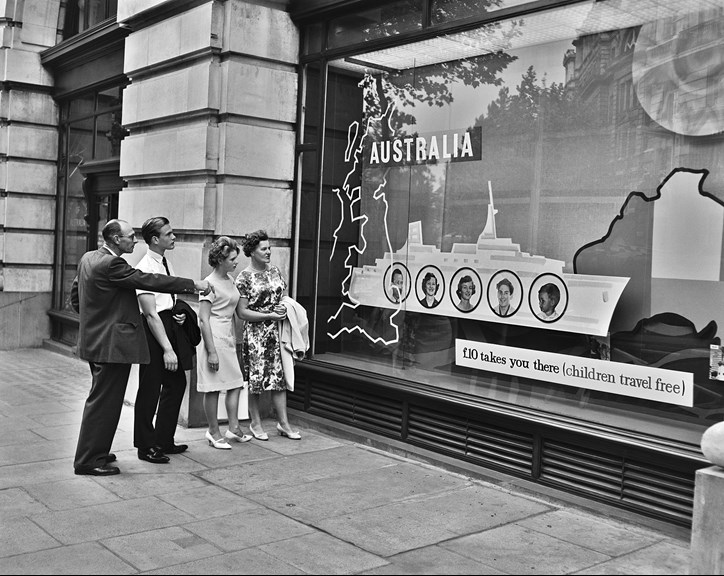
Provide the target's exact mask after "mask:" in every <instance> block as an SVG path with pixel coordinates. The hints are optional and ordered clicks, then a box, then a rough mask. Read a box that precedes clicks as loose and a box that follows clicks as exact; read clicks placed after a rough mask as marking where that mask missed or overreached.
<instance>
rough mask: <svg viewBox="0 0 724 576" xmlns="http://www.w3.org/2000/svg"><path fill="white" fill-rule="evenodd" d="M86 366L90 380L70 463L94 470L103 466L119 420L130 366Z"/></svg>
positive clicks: (95, 364)
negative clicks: (91, 379) (75, 446)
mask: <svg viewBox="0 0 724 576" xmlns="http://www.w3.org/2000/svg"><path fill="white" fill-rule="evenodd" d="M88 364H89V365H90V370H91V376H92V377H93V381H92V383H91V389H90V393H89V394H88V399H87V400H86V401H85V407H84V408H83V419H82V420H81V424H80V434H79V435H78V446H77V448H76V451H75V460H74V462H73V466H74V467H75V469H76V470H79V469H81V470H82V469H88V468H95V467H97V466H102V465H103V464H105V463H106V456H108V453H109V452H110V450H111V444H113V436H115V434H116V429H117V428H118V420H119V419H120V418H121V410H122V408H123V397H124V396H125V394H126V384H127V383H128V375H129V374H130V372H131V365H130V364H105V363H103V364H99V363H96V362H88Z"/></svg>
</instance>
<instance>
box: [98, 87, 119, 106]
mask: <svg viewBox="0 0 724 576" xmlns="http://www.w3.org/2000/svg"><path fill="white" fill-rule="evenodd" d="M122 103H123V87H122V86H114V87H113V88H108V89H107V90H101V91H100V92H98V111H99V112H101V111H103V110H109V109H114V108H119V107H120V106H121V104H122Z"/></svg>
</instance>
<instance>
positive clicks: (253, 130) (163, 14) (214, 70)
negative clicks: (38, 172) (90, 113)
mask: <svg viewBox="0 0 724 576" xmlns="http://www.w3.org/2000/svg"><path fill="white" fill-rule="evenodd" d="M285 5H286V4H285V3H284V2H279V1H269V2H263V1H262V2H259V1H256V2H249V1H246V0H212V1H208V2H188V1H177V2H168V1H161V0H156V1H154V0H122V1H121V2H119V9H118V22H119V23H120V24H121V25H127V26H130V28H131V29H132V33H131V34H130V35H129V36H128V37H127V38H126V47H125V60H124V72H125V73H126V75H127V76H128V77H129V78H130V79H131V83H130V85H129V86H128V87H127V88H126V90H125V92H124V100H123V124H124V126H125V127H126V128H127V129H128V130H129V131H130V135H129V136H128V137H126V139H125V140H124V141H123V142H122V145H121V177H122V178H124V179H125V180H126V181H127V182H128V186H127V188H126V189H124V190H123V191H122V192H121V195H120V199H119V215H120V217H121V218H124V219H126V220H128V221H129V222H131V224H132V225H134V226H136V227H138V226H140V225H141V223H142V222H143V221H144V220H145V219H146V218H148V217H150V216H154V215H165V216H166V217H168V218H169V220H170V221H171V224H172V225H173V227H174V230H175V231H176V234H177V236H178V237H179V240H178V241H177V248H176V250H175V251H174V254H171V256H170V257H171V258H172V259H173V263H174V267H175V269H176V272H177V274H179V275H183V276H189V277H192V278H200V277H204V276H206V275H207V274H208V273H209V272H210V268H209V266H208V264H207V262H206V254H207V249H208V245H209V243H210V242H211V240H213V238H215V237H216V236H219V235H222V234H225V235H229V236H232V237H238V236H240V235H241V234H243V233H245V232H250V231H252V230H256V229H258V228H265V229H266V230H267V232H268V233H269V236H270V237H271V238H272V244H273V246H274V247H275V248H274V261H275V263H276V264H277V265H279V266H280V268H281V269H282V270H283V271H284V272H285V273H287V275H288V272H289V260H290V245H291V234H292V225H291V223H292V196H293V194H292V181H293V179H294V145H295V132H294V129H295V122H296V105H297V82H298V78H297V73H296V64H297V61H298V44H299V39H298V32H297V29H296V27H295V26H294V24H293V23H292V21H291V18H290V17H289V14H288V13H287V12H286V11H285V10H284V6H285ZM179 248H183V250H184V253H185V257H184V258H183V259H179V258H176V256H178V254H177V253H178V252H179ZM240 266H245V263H244V258H243V255H242V258H241V262H240ZM194 381H195V379H194ZM199 406H200V405H199ZM199 406H195V402H194V398H193V385H192V394H190V398H189V406H188V413H187V414H182V417H181V419H182V420H184V421H185V422H186V423H188V424H190V425H195V424H197V422H198V420H199V418H198V417H197V415H195V414H194V412H195V411H196V410H197V409H200V407H199ZM186 409H187V408H186V407H185V408H184V410H186Z"/></svg>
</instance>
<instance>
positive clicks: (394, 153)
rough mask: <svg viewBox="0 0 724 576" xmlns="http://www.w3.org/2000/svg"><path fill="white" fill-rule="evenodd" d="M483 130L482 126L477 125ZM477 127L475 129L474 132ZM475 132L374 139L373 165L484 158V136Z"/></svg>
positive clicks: (371, 162) (371, 152)
mask: <svg viewBox="0 0 724 576" xmlns="http://www.w3.org/2000/svg"><path fill="white" fill-rule="evenodd" d="M477 129H478V130H479V129H480V128H479V127H477ZM474 130H475V129H473V131H474ZM473 133H474V132H471V131H465V132H445V133H442V134H432V135H428V136H422V135H420V136H415V137H412V136H410V137H407V138H395V139H392V140H383V141H381V142H374V141H373V142H372V148H371V150H370V164H371V165H374V164H387V165H390V164H393V165H395V164H398V165H399V164H426V163H428V162H432V163H434V162H439V161H444V160H451V161H453V162H454V161H458V162H460V161H465V160H480V158H481V154H480V144H479V143H480V139H479V138H475V139H474V138H472V136H473Z"/></svg>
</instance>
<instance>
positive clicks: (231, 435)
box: [224, 429, 251, 442]
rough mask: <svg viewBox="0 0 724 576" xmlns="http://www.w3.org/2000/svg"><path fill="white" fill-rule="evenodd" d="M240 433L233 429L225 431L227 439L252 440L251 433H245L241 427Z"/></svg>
mask: <svg viewBox="0 0 724 576" xmlns="http://www.w3.org/2000/svg"><path fill="white" fill-rule="evenodd" d="M239 434H240V435H239ZM239 434H236V433H235V432H232V431H231V429H229V430H227V431H226V432H224V438H226V439H227V440H236V441H237V442H248V441H249V440H251V436H250V435H249V434H244V433H243V432H242V431H241V429H239Z"/></svg>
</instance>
